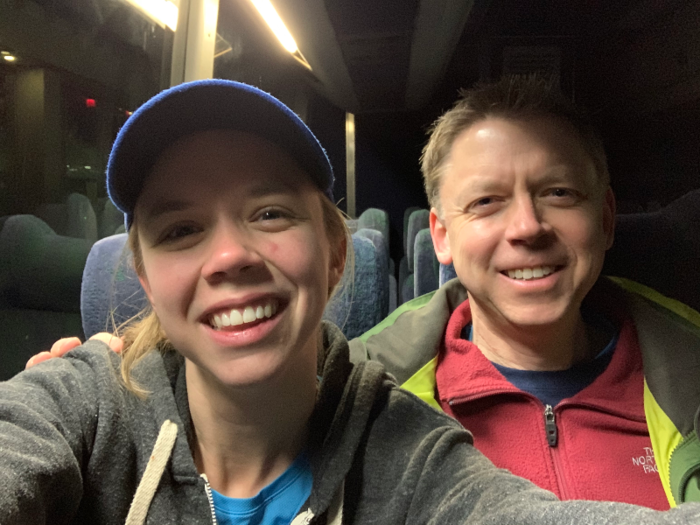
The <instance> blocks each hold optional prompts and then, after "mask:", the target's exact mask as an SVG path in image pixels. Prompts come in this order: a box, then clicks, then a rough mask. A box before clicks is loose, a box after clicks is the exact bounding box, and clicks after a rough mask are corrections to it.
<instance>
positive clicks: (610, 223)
mask: <svg viewBox="0 0 700 525" xmlns="http://www.w3.org/2000/svg"><path fill="white" fill-rule="evenodd" d="M616 208H617V206H616V204H615V194H614V193H613V190H612V188H611V187H610V186H608V189H607V191H606V192H605V201H604V202H603V231H604V232H605V237H606V242H605V249H606V250H609V249H610V248H611V247H612V245H613V241H614V240H615V213H616Z"/></svg>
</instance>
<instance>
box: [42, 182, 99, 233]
mask: <svg viewBox="0 0 700 525" xmlns="http://www.w3.org/2000/svg"><path fill="white" fill-rule="evenodd" d="M34 215H35V216H37V217H39V218H40V219H41V220H43V221H44V222H46V223H47V224H48V225H49V226H50V227H51V229H53V231H54V232H56V233H57V234H58V235H63V236H66V237H74V238H76V239H87V240H89V241H91V242H95V241H96V240H97V217H96V215H95V210H94V209H93V208H92V204H91V203H90V199H88V198H87V197H86V196H85V195H82V194H80V193H71V194H70V195H68V197H67V198H66V201H65V202H63V203H59V204H42V205H41V206H39V207H38V208H37V209H36V211H35V212H34Z"/></svg>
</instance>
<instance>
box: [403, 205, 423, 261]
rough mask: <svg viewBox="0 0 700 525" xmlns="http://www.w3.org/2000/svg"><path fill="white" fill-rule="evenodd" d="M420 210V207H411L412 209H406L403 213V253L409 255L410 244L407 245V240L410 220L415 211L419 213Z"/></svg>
mask: <svg viewBox="0 0 700 525" xmlns="http://www.w3.org/2000/svg"><path fill="white" fill-rule="evenodd" d="M418 210H420V208H419V207H418V206H411V207H410V208H406V210H404V212H403V253H404V254H407V253H408V244H407V239H408V220H409V218H410V217H411V214H412V213H413V212H414V211H418Z"/></svg>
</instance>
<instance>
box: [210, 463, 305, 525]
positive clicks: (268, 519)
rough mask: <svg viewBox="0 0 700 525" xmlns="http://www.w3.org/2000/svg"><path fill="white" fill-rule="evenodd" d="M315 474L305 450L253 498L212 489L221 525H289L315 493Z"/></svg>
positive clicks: (215, 510)
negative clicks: (234, 496)
mask: <svg viewBox="0 0 700 525" xmlns="http://www.w3.org/2000/svg"><path fill="white" fill-rule="evenodd" d="M312 484H313V477H312V475H311V466H310V464H309V460H308V458H307V456H306V454H305V453H303V452H302V453H301V454H300V455H299V456H298V457H297V458H296V459H295V460H294V463H292V464H291V465H289V467H288V468H287V470H285V471H284V472H283V473H282V475H280V477H278V478H277V479H276V480H275V481H273V482H272V483H270V484H269V485H268V486H267V487H265V488H264V489H262V490H261V491H260V492H259V493H258V494H257V495H256V496H253V497H252V498H229V497H227V496H224V495H223V494H220V493H218V492H216V491H215V490H213V489H212V491H211V493H212V498H213V499H214V512H215V513H216V520H217V521H218V522H219V523H220V524H221V525H289V523H291V521H292V520H293V519H294V517H295V516H296V515H297V514H298V513H299V511H300V510H301V506H302V505H303V504H304V502H306V500H307V499H309V496H310V495H311V486H312Z"/></svg>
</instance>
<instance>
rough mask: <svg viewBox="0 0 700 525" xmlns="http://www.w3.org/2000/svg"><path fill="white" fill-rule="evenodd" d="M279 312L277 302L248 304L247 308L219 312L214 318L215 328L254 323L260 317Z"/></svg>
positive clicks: (212, 323) (268, 316)
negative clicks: (253, 305) (256, 304)
mask: <svg viewBox="0 0 700 525" xmlns="http://www.w3.org/2000/svg"><path fill="white" fill-rule="evenodd" d="M276 313H277V303H276V302H271V303H267V304H266V305H265V306H262V305H258V306H256V307H252V306H246V307H245V308H234V309H232V310H231V311H230V312H224V313H222V314H217V315H215V316H214V317H213V318H212V321H211V325H212V327H213V328H216V329H220V328H223V327H225V326H239V325H242V324H246V323H252V322H253V321H257V320H258V319H263V318H265V317H267V318H268V319H269V318H270V317H272V316H273V315H275V314H276Z"/></svg>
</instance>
